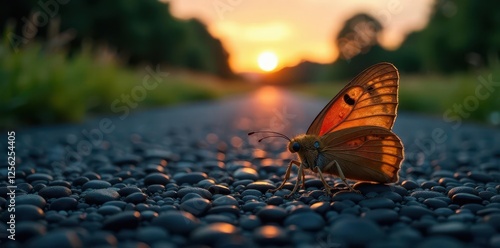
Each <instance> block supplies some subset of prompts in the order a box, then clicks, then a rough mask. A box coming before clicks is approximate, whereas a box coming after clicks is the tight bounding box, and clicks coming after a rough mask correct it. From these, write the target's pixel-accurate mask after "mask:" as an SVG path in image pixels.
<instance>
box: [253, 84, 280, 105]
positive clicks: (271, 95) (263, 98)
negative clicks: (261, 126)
mask: <svg viewBox="0 0 500 248" xmlns="http://www.w3.org/2000/svg"><path fill="white" fill-rule="evenodd" d="M281 98H282V96H281V92H280V91H279V90H278V89H277V88H276V87H275V86H270V85H266V86H263V87H262V88H260V89H259V90H258V91H257V92H256V99H257V101H258V103H259V105H261V106H262V107H278V106H279V105H280V104H282V102H281V103H280V101H281Z"/></svg>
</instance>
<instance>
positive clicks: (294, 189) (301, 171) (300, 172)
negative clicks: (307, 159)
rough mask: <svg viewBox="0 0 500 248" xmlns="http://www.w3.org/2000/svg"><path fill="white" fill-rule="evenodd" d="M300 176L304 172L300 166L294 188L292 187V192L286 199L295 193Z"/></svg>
mask: <svg viewBox="0 0 500 248" xmlns="http://www.w3.org/2000/svg"><path fill="white" fill-rule="evenodd" d="M300 175H304V170H303V166H302V164H301V165H300V167H299V173H298V174H297V181H296V182H295V187H293V190H292V192H290V194H288V195H287V196H286V197H287V198H288V197H291V196H292V195H293V194H295V192H297V189H298V188H299V181H300Z"/></svg>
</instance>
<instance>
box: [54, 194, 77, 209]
mask: <svg viewBox="0 0 500 248" xmlns="http://www.w3.org/2000/svg"><path fill="white" fill-rule="evenodd" d="M77 205H78V201H77V200H76V199H75V198H72V197H61V198H59V199H56V200H55V201H53V202H52V203H50V210H55V211H61V210H64V211H69V210H75V209H76V208H77Z"/></svg>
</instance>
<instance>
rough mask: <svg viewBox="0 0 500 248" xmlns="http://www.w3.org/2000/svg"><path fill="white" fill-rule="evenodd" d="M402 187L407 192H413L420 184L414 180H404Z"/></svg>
mask: <svg viewBox="0 0 500 248" xmlns="http://www.w3.org/2000/svg"><path fill="white" fill-rule="evenodd" d="M401 186H403V188H405V189H407V190H413V189H416V188H418V187H419V186H418V184H417V183H416V182H415V181H412V180H404V181H403V182H402V183H401Z"/></svg>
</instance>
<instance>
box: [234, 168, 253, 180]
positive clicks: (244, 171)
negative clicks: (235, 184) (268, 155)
mask: <svg viewBox="0 0 500 248" xmlns="http://www.w3.org/2000/svg"><path fill="white" fill-rule="evenodd" d="M233 176H234V178H236V179H238V180H244V179H248V180H252V181H257V180H258V179H259V173H258V172H257V171H256V170H255V169H253V168H240V169H237V170H236V171H235V172H234V174H233Z"/></svg>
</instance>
